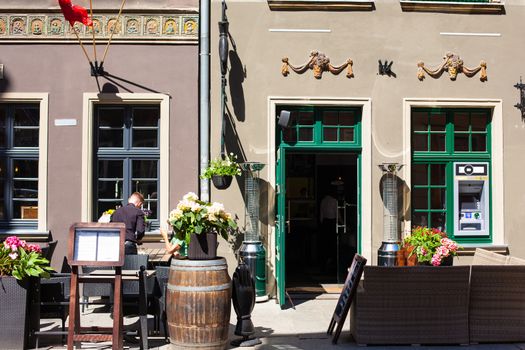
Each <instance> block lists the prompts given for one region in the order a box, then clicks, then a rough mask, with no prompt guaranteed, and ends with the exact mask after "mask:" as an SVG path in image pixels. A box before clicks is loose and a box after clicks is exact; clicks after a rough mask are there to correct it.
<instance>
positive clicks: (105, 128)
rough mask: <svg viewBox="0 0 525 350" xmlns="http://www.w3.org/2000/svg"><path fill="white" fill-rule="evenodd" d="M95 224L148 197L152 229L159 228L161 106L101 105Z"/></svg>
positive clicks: (97, 132)
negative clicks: (135, 199) (106, 213)
mask: <svg viewBox="0 0 525 350" xmlns="http://www.w3.org/2000/svg"><path fill="white" fill-rule="evenodd" d="M93 146H94V154H95V159H94V162H93V169H94V172H93V173H94V174H95V176H94V178H93V186H94V198H93V205H94V207H93V208H94V210H93V218H92V219H93V220H95V221H96V220H97V219H98V217H99V216H100V215H101V213H102V212H104V211H105V210H107V209H114V208H116V207H117V206H120V205H124V204H125V203H126V202H127V198H128V197H129V196H130V195H131V194H132V193H133V192H140V193H142V194H143V195H144V205H143V208H144V209H149V210H151V212H152V213H151V215H150V216H149V217H148V219H149V221H150V222H151V228H158V227H159V219H158V218H159V205H158V204H159V186H160V108H159V106H158V105H102V104H101V105H97V106H96V107H95V113H94V143H93Z"/></svg>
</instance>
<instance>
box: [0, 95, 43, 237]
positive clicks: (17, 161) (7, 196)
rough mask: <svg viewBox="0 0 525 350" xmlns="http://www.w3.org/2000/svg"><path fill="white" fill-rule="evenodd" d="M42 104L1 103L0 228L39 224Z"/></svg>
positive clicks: (31, 226) (28, 226) (28, 227)
mask: <svg viewBox="0 0 525 350" xmlns="http://www.w3.org/2000/svg"><path fill="white" fill-rule="evenodd" d="M39 132H40V107H39V105H38V104H31V103H0V228H1V229H36V228H37V226H38V186H39V185H38V180H39V177H38V168H39Z"/></svg>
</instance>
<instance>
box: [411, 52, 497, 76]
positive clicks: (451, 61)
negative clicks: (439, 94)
mask: <svg viewBox="0 0 525 350" xmlns="http://www.w3.org/2000/svg"><path fill="white" fill-rule="evenodd" d="M417 67H418V69H417V78H418V79H419V80H423V79H425V73H427V74H428V75H430V76H431V77H432V78H435V79H437V78H439V77H440V76H441V75H442V74H443V72H445V71H447V72H448V75H449V77H450V80H456V77H457V75H458V73H463V74H465V75H466V76H467V77H469V78H471V77H473V76H475V75H476V74H477V73H478V72H480V71H481V74H480V77H479V80H481V81H486V80H487V63H486V62H485V61H481V62H480V63H479V66H477V67H475V68H467V67H465V66H464V65H463V60H462V59H461V58H460V57H459V56H458V55H456V54H455V53H452V52H447V53H446V54H445V56H443V63H442V64H441V65H440V66H439V67H437V68H436V69H430V68H428V67H425V64H424V63H423V62H422V61H420V62H418V63H417Z"/></svg>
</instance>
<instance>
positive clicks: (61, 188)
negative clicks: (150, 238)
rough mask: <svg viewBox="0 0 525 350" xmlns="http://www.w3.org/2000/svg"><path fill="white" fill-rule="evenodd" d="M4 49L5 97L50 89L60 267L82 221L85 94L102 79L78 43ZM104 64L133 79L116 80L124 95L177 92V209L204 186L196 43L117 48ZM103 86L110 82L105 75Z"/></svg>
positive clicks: (173, 121) (52, 220) (52, 207)
mask: <svg viewBox="0 0 525 350" xmlns="http://www.w3.org/2000/svg"><path fill="white" fill-rule="evenodd" d="M88 49H90V47H88ZM0 52H1V55H0V63H3V64H4V68H5V75H6V76H5V79H4V80H0V99H1V97H2V92H47V93H49V146H48V147H49V150H48V151H49V162H48V205H47V207H48V229H49V230H50V231H51V233H52V235H53V238H54V239H58V240H59V244H58V247H57V250H56V252H55V257H56V259H54V261H53V265H54V266H55V267H56V266H60V265H59V264H60V263H61V262H62V256H64V255H65V254H66V242H67V233H68V229H69V226H70V225H71V224H72V223H73V222H77V221H80V219H81V175H82V174H81V159H82V96H83V93H84V92H97V91H98V87H97V82H96V80H95V78H93V77H91V76H90V71H89V65H88V63H87V61H86V59H85V57H84V55H83V53H82V51H81V49H80V47H79V46H78V45H77V44H73V45H70V44H66V45H53V44H49V45H17V44H9V45H0ZM90 54H91V51H90ZM105 69H106V70H107V71H108V72H109V73H111V74H112V75H114V76H117V77H119V78H121V79H124V80H127V81H129V82H123V81H119V80H116V79H115V81H117V82H119V84H121V85H122V86H116V88H117V89H118V91H119V92H121V93H129V92H132V93H146V92H160V93H165V94H168V95H169V96H171V99H170V174H171V178H170V189H171V191H170V193H169V196H170V207H172V206H173V205H175V204H176V203H177V201H178V198H180V197H181V196H182V195H183V194H184V193H186V192H188V191H190V190H191V191H197V186H198V179H197V174H198V118H197V116H198V104H197V101H198V98H197V95H198V89H197V83H198V82H197V76H198V52H197V46H196V45H112V47H111V48H110V51H109V53H108V56H107V59H106V62H105ZM99 83H100V86H101V87H104V85H105V84H107V83H109V82H108V81H107V80H106V79H105V78H100V79H99ZM106 87H108V86H106ZM114 88H115V87H114ZM62 118H73V119H76V120H77V125H76V126H55V125H54V121H55V119H62ZM57 264H58V265H57Z"/></svg>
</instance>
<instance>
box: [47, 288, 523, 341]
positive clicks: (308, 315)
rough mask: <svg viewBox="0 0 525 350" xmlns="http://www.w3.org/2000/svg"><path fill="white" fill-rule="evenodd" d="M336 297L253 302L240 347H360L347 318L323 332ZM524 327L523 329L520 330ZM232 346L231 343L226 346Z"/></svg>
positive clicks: (104, 322)
mask: <svg viewBox="0 0 525 350" xmlns="http://www.w3.org/2000/svg"><path fill="white" fill-rule="evenodd" d="M336 302H337V299H336V297H335V296H324V297H321V298H317V299H315V300H294V304H295V306H294V307H288V308H285V309H284V310H281V308H280V307H279V306H278V305H277V304H276V303H275V301H274V300H270V301H267V302H264V303H257V304H256V305H255V308H254V311H253V313H252V320H253V323H254V325H255V327H256V334H255V335H256V336H257V337H258V338H259V339H260V340H261V344H259V345H256V346H252V347H243V348H242V349H247V350H251V349H253V350H255V349H257V350H270V349H271V350H297V349H299V350H321V349H357V348H360V349H363V347H361V346H357V345H356V344H355V343H354V342H353V341H352V338H351V336H350V332H349V321H348V320H347V321H346V322H345V324H344V327H343V329H342V332H341V336H340V338H339V342H338V344H337V345H333V344H332V342H331V337H330V336H328V335H326V330H327V328H328V325H329V323H330V320H331V317H332V313H333V311H334V308H335V305H336ZM102 311H105V310H102V309H97V308H95V307H90V308H89V309H87V310H86V312H85V313H83V314H82V316H81V319H82V325H83V326H91V325H97V326H105V327H111V325H112V319H111V318H110V315H109V313H107V312H102ZM235 317H236V315H235V312H234V311H233V309H232V316H231V319H230V322H231V324H230V340H233V339H237V338H239V337H238V336H235V335H233V330H234V327H235V322H236V318H235ZM136 322H137V318H136V317H133V318H128V317H126V318H125V320H124V324H125V327H127V328H130V329H133V325H134V323H136ZM41 325H42V328H43V329H51V328H56V327H58V321H57V322H53V320H42V323H41ZM524 331H525V330H524ZM60 343H61V340H60V337H51V336H46V337H41V340H40V344H41V346H40V348H42V349H65V348H66V347H65V346H62V345H60ZM124 344H125V346H124V348H125V349H139V346H138V344H132V343H129V342H125V343H124ZM149 346H150V349H162V350H168V349H170V345H169V344H166V343H165V342H164V339H163V338H162V337H159V336H156V337H151V336H150V338H149ZM110 348H111V344H109V343H98V344H95V343H83V344H82V349H110ZM229 348H230V349H233V348H234V347H233V346H231V345H230V346H229ZM369 348H370V349H373V350H383V349H394V350H406V349H410V350H414V349H416V350H444V349H455V350H463V349H468V350H525V343H521V344H480V345H470V346H370V347H369Z"/></svg>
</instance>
